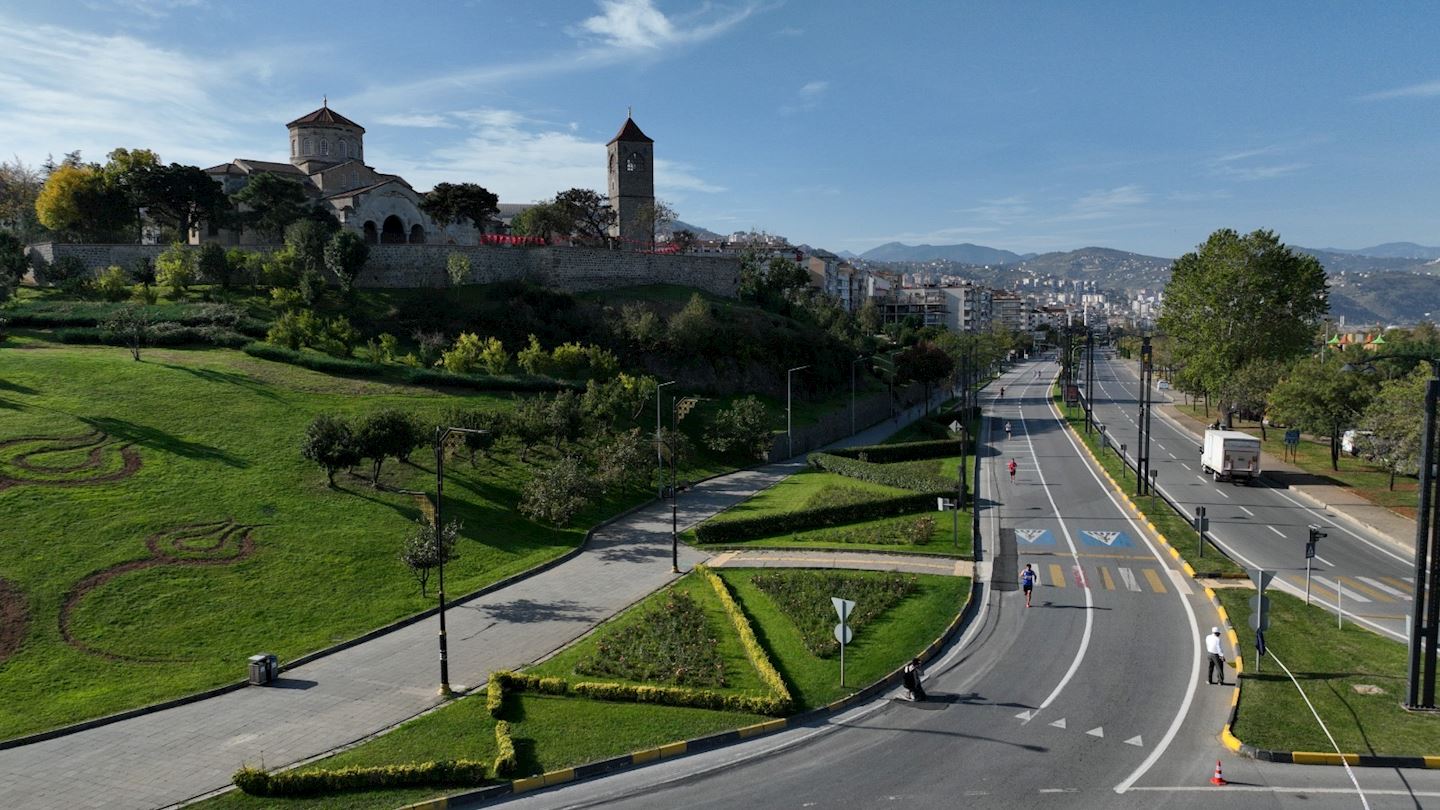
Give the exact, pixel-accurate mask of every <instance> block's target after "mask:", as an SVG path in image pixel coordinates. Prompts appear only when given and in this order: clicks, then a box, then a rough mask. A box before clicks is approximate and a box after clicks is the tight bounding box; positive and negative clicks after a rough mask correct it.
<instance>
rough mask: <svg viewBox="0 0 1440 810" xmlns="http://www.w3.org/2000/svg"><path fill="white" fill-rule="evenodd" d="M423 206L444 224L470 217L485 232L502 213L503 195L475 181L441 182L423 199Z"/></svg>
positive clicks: (477, 227) (426, 211) (421, 204)
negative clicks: (494, 192) (497, 194)
mask: <svg viewBox="0 0 1440 810" xmlns="http://www.w3.org/2000/svg"><path fill="white" fill-rule="evenodd" d="M420 210H421V211H424V212H425V213H427V214H429V215H430V218H431V219H433V220H435V221H436V222H437V223H439V225H440V226H441V227H444V226H446V225H450V224H452V223H461V222H464V221H465V220H469V221H470V224H471V225H474V226H475V229H476V230H478V231H481V232H484V230H485V226H486V225H487V224H489V223H490V222H491V221H493V220H494V218H495V215H496V214H498V213H500V198H499V197H497V196H495V195H494V194H492V193H490V192H489V191H488V190H486V189H485V188H484V187H483V186H479V185H476V184H475V183H437V184H436V185H435V188H433V189H431V190H430V192H429V193H428V194H426V195H425V198H424V199H423V200H421V201H420Z"/></svg>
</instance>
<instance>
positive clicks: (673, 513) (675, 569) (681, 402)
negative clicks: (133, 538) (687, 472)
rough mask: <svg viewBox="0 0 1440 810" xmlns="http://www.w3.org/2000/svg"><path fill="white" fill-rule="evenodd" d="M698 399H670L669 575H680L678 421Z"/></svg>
mask: <svg viewBox="0 0 1440 810" xmlns="http://www.w3.org/2000/svg"><path fill="white" fill-rule="evenodd" d="M699 401H700V398H699V397H671V398H670V442H671V446H670V573H672V574H678V573H680V518H679V511H680V481H679V480H678V477H677V475H676V472H675V457H676V456H677V455H679V452H678V451H679V442H680V433H679V429H680V419H681V418H682V417H684V416H685V414H687V413H689V412H690V409H691V408H693V407H695V403H697V402H699Z"/></svg>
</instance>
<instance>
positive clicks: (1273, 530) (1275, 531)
mask: <svg viewBox="0 0 1440 810" xmlns="http://www.w3.org/2000/svg"><path fill="white" fill-rule="evenodd" d="M1265 528H1267V529H1269V530H1270V531H1272V532H1274V533H1276V534H1278V535H1280V536H1281V537H1284V536H1285V533H1284V532H1282V531H1280V530H1279V529H1277V528H1275V527H1274V526H1266V527H1265Z"/></svg>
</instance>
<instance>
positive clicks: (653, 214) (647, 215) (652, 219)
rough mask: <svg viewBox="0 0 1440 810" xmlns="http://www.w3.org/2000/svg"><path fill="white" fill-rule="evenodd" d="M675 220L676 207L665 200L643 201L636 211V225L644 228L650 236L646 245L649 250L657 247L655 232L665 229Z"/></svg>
mask: <svg viewBox="0 0 1440 810" xmlns="http://www.w3.org/2000/svg"><path fill="white" fill-rule="evenodd" d="M674 221H675V209H673V208H671V207H670V204H669V203H667V202H665V201H664V200H652V201H650V202H646V203H642V204H641V205H640V207H639V208H638V209H636V211H635V225H636V227H639V228H643V229H644V230H645V233H646V234H648V235H649V237H650V239H649V244H647V245H646V246H645V247H646V248H647V249H649V250H654V249H655V232H656V231H663V230H665V229H666V228H668V227H670V223H672V222H674Z"/></svg>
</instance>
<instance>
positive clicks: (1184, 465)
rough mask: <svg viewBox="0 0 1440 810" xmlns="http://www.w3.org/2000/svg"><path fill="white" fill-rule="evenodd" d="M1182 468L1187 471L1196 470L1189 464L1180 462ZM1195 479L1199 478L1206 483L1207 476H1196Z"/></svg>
mask: <svg viewBox="0 0 1440 810" xmlns="http://www.w3.org/2000/svg"><path fill="white" fill-rule="evenodd" d="M1180 466H1181V467H1184V468H1185V469H1187V470H1194V469H1195V468H1194V467H1191V466H1190V465H1189V464H1186V463H1185V462H1183V461H1182V462H1180ZM1195 477H1196V478H1199V479H1200V480H1201V481H1204V480H1205V476H1203V475H1197V476H1195Z"/></svg>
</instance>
